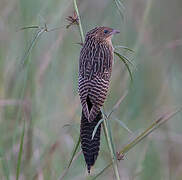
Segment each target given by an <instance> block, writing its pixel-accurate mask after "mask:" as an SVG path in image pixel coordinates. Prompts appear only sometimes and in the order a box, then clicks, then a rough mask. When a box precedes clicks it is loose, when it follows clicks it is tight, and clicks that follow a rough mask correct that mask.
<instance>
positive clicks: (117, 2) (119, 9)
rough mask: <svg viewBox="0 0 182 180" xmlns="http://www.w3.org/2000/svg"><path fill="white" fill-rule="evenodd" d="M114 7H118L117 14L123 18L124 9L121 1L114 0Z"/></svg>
mask: <svg viewBox="0 0 182 180" xmlns="http://www.w3.org/2000/svg"><path fill="white" fill-rule="evenodd" d="M114 2H115V4H116V7H117V8H118V11H119V14H120V15H121V18H122V19H123V18H124V15H123V11H124V10H125V7H124V5H123V4H122V3H121V1H120V0H114Z"/></svg>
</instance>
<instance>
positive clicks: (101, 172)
mask: <svg viewBox="0 0 182 180" xmlns="http://www.w3.org/2000/svg"><path fill="white" fill-rule="evenodd" d="M111 165H112V163H110V164H108V165H107V166H106V167H105V168H104V169H103V170H101V171H100V172H99V173H98V174H97V175H96V176H95V177H94V178H92V180H95V179H97V178H98V177H99V176H100V175H101V174H103V173H104V172H105V171H106V170H107V169H108V168H109V167H110V166H111Z"/></svg>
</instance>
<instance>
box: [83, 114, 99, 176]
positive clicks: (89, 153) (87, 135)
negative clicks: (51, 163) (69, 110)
mask: <svg viewBox="0 0 182 180" xmlns="http://www.w3.org/2000/svg"><path fill="white" fill-rule="evenodd" d="M100 119H102V113H101V111H100V112H99V113H98V115H97V117H96V118H95V119H94V120H93V121H92V122H89V121H88V119H87V118H86V117H85V115H84V113H83V111H82V117H81V126H80V137H81V147H82V152H83V155H84V158H85V161H86V164H87V169H88V173H90V168H91V166H93V165H94V163H95V161H96V159H97V156H98V154H99V148H100V132H101V124H100V125H99V126H98V128H97V131H96V133H95V136H94V138H93V139H92V133H93V131H94V128H95V126H96V125H97V123H98V122H99V120H100Z"/></svg>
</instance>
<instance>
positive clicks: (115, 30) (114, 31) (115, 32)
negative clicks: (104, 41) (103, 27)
mask: <svg viewBox="0 0 182 180" xmlns="http://www.w3.org/2000/svg"><path fill="white" fill-rule="evenodd" d="M118 33H120V31H119V30H117V29H113V30H112V32H111V34H112V35H113V34H118Z"/></svg>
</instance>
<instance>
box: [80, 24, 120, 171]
mask: <svg viewBox="0 0 182 180" xmlns="http://www.w3.org/2000/svg"><path fill="white" fill-rule="evenodd" d="M116 33H119V31H118V30H115V29H112V28H109V27H96V28H94V29H92V30H91V31H89V32H88V33H87V34H86V37H85V42H84V44H83V47H82V49H81V52H80V59H79V85H78V86H79V88H78V91H79V96H80V101H81V104H82V117H81V126H80V137H81V147H82V152H83V154H84V158H85V161H86V164H87V169H88V173H90V169H91V166H93V165H94V163H95V161H96V159H97V156H98V153H99V147H100V131H101V125H99V127H98V128H97V131H96V133H95V136H94V138H93V139H92V133H93V130H94V128H95V126H96V125H97V123H98V122H99V120H100V119H102V113H101V110H100V109H101V107H102V106H103V104H104V101H105V99H106V96H107V92H108V88H109V82H110V77H111V72H112V64H113V56H114V55H113V52H114V50H113V46H112V42H111V38H112V35H114V34H116Z"/></svg>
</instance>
